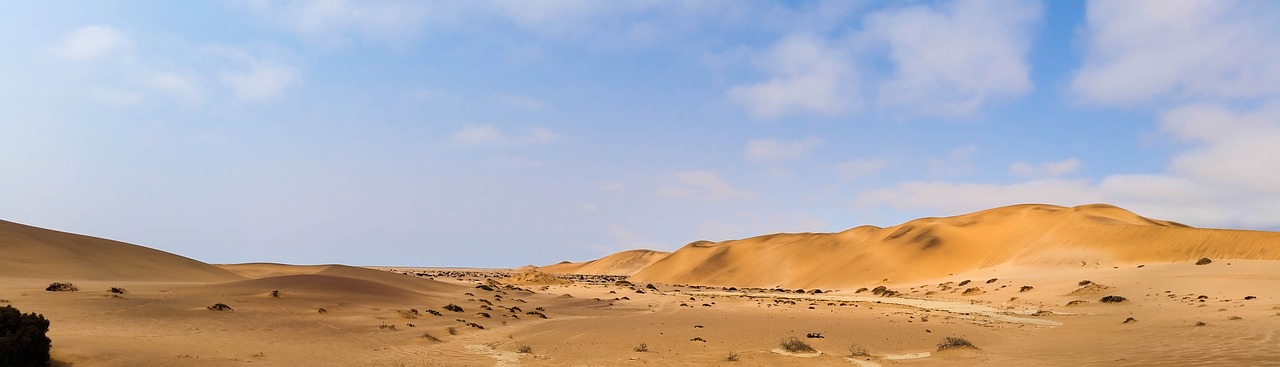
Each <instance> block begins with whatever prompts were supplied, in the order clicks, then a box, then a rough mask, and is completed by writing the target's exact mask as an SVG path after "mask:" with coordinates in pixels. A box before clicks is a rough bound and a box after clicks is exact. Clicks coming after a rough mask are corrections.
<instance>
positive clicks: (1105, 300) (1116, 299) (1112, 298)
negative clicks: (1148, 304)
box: [1098, 296, 1129, 303]
mask: <svg viewBox="0 0 1280 367" xmlns="http://www.w3.org/2000/svg"><path fill="white" fill-rule="evenodd" d="M1128 300H1129V299H1127V298H1124V297H1121V296H1106V297H1102V299H1101V300H1098V302H1102V303H1120V302H1124V301H1128Z"/></svg>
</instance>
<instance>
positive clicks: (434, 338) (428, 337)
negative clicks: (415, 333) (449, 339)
mask: <svg viewBox="0 0 1280 367" xmlns="http://www.w3.org/2000/svg"><path fill="white" fill-rule="evenodd" d="M422 338H423V339H426V340H430V341H433V342H436V343H439V342H443V340H440V338H437V337H436V336H435V335H431V333H423V334H422Z"/></svg>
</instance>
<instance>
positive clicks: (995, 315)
mask: <svg viewBox="0 0 1280 367" xmlns="http://www.w3.org/2000/svg"><path fill="white" fill-rule="evenodd" d="M690 294H695V295H696V294H702V295H721V296H747V297H752V298H787V299H802V300H817V301H845V302H866V303H887V304H895V305H902V306H910V307H915V308H919V309H922V310H928V311H944V312H950V313H955V314H961V315H978V316H983V317H987V318H990V319H992V320H996V321H1003V322H1008V323H1014V324H1030V325H1043V326H1059V325H1062V323H1061V322H1057V321H1053V320H1045V319H1033V318H1026V317H1017V316H1011V315H1008V314H1009V313H1013V314H1017V315H1031V314H1034V313H1035V312H1036V311H1038V310H1000V309H997V308H994V307H991V306H985V305H979V304H973V303H967V302H951V301H939V300H929V299H915V298H898V297H873V296H841V295H816V294H811V295H800V294H795V295H793V294H785V293H783V294H775V293H745V292H719V291H713V292H691V293H690Z"/></svg>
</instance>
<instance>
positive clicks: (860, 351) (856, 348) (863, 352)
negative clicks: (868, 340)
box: [849, 344, 871, 357]
mask: <svg viewBox="0 0 1280 367" xmlns="http://www.w3.org/2000/svg"><path fill="white" fill-rule="evenodd" d="M849 356H850V357H869V356H871V353H868V352H867V348H863V347H862V346H861V345H857V344H853V345H850V346H849Z"/></svg>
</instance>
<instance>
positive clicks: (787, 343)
mask: <svg viewBox="0 0 1280 367" xmlns="http://www.w3.org/2000/svg"><path fill="white" fill-rule="evenodd" d="M779 346H781V347H782V350H785V351H788V352H791V353H813V352H816V351H817V350H815V349H813V347H811V346H809V344H808V343H805V342H804V341H803V340H800V339H797V338H796V337H794V336H793V337H790V338H786V339H782V342H781V343H779Z"/></svg>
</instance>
